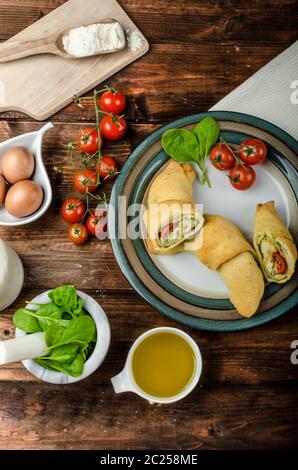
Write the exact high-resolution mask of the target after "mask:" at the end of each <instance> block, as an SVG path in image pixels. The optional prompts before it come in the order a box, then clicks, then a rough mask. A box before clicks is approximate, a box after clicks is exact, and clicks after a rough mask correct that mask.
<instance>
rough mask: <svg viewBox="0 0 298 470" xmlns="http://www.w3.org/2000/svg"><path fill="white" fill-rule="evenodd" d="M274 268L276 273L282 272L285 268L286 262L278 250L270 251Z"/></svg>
mask: <svg viewBox="0 0 298 470" xmlns="http://www.w3.org/2000/svg"><path fill="white" fill-rule="evenodd" d="M272 261H273V265H274V269H275V271H276V272H277V273H278V274H283V273H284V272H285V271H286V270H287V267H288V265H287V262H286V260H285V259H284V258H283V256H281V254H280V253H279V252H278V251H275V252H274V253H272Z"/></svg>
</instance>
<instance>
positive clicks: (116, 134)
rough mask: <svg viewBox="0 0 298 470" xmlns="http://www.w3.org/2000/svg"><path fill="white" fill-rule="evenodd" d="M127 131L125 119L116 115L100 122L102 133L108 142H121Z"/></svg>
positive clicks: (107, 116)
mask: <svg viewBox="0 0 298 470" xmlns="http://www.w3.org/2000/svg"><path fill="white" fill-rule="evenodd" d="M126 130H127V125H126V122H125V119H123V117H120V116H116V115H114V114H107V115H106V116H105V117H104V118H102V120H101V121H100V133H101V135H102V136H103V137H105V138H106V139H108V140H119V139H121V137H123V136H124V134H125V132H126Z"/></svg>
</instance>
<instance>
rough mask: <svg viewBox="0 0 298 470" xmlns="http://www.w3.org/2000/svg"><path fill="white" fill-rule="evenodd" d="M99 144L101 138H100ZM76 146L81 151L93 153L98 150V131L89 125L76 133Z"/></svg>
mask: <svg viewBox="0 0 298 470" xmlns="http://www.w3.org/2000/svg"><path fill="white" fill-rule="evenodd" d="M100 145H101V139H100ZM78 147H79V148H80V149H81V151H82V152H84V153H88V154H89V155H93V154H94V153H96V152H97V150H98V131H97V129H92V128H90V127H88V128H86V129H83V130H82V131H81V132H80V133H79V135H78Z"/></svg>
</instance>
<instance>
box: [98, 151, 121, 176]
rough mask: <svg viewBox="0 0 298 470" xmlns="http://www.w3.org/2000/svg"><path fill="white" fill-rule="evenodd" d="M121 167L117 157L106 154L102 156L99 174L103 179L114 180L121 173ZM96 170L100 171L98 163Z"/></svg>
mask: <svg viewBox="0 0 298 470" xmlns="http://www.w3.org/2000/svg"><path fill="white" fill-rule="evenodd" d="M119 170H120V167H119V165H118V163H117V162H116V160H115V158H113V157H108V156H104V157H101V159H100V163H99V174H100V179H101V180H103V181H104V180H114V179H115V178H116V176H117V174H118V173H119ZM96 171H97V172H98V164H96Z"/></svg>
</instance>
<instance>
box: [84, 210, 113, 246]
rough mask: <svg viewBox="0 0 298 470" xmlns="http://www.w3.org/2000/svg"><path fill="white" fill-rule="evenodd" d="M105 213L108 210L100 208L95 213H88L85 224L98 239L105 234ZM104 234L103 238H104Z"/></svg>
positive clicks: (106, 213)
mask: <svg viewBox="0 0 298 470" xmlns="http://www.w3.org/2000/svg"><path fill="white" fill-rule="evenodd" d="M107 215H108V211H107V210H105V209H100V210H98V211H96V215H95V214H91V215H89V217H88V219H87V222H86V225H87V228H88V231H89V233H90V234H91V235H93V236H97V237H98V238H99V239H103V238H102V235H104V234H105V236H106V234H107ZM105 236H104V238H105Z"/></svg>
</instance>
